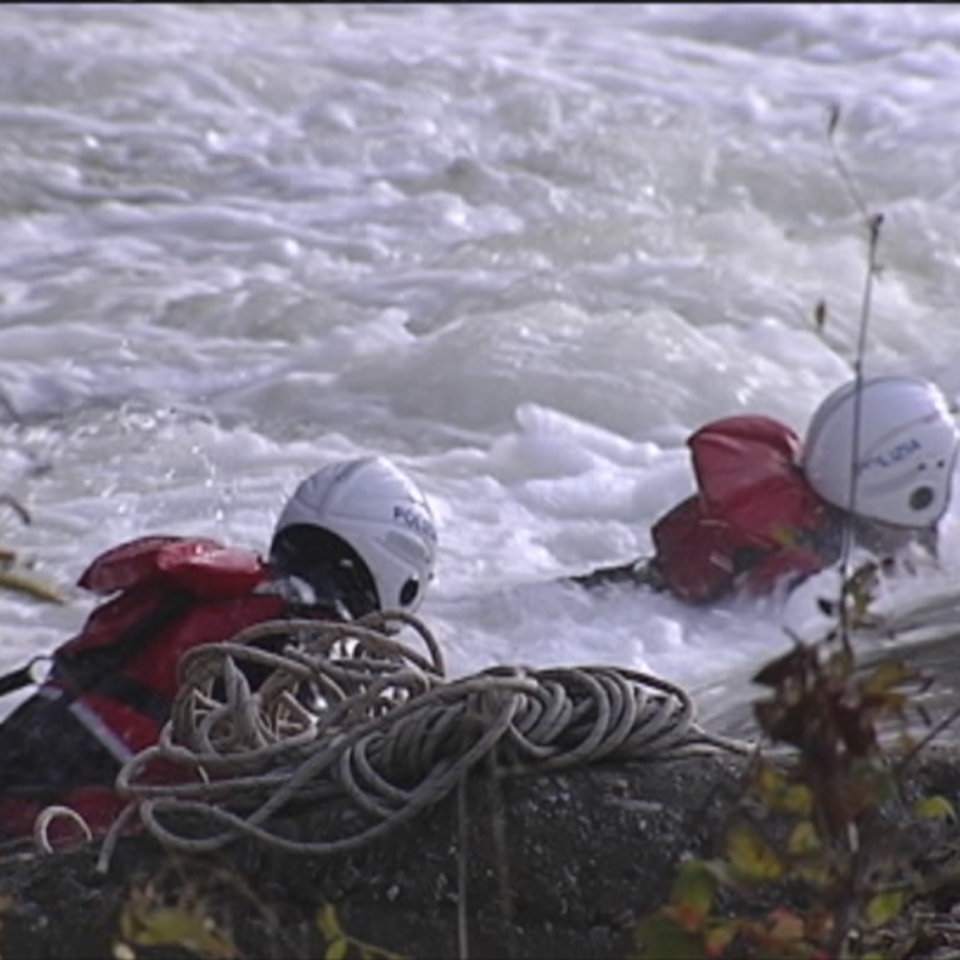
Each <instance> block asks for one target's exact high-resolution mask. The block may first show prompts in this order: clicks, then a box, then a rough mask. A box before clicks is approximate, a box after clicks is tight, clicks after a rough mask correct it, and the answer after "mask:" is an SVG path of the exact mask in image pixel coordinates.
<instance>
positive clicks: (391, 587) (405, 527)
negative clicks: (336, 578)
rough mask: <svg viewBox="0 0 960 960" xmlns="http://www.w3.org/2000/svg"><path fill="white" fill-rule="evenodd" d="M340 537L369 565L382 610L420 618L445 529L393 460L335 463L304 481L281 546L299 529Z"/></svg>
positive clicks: (286, 517) (287, 511)
mask: <svg viewBox="0 0 960 960" xmlns="http://www.w3.org/2000/svg"><path fill="white" fill-rule="evenodd" d="M298 526H307V527H314V528H320V529H321V530H325V531H328V532H330V533H333V534H335V536H337V537H339V538H340V539H341V540H343V541H345V542H346V544H347V545H348V546H349V547H351V548H352V549H353V550H354V551H355V552H356V554H357V555H358V556H359V557H360V559H361V560H362V561H363V563H364V565H365V566H366V568H367V572H369V574H370V578H371V579H372V581H373V586H374V588H375V589H376V594H377V597H376V599H377V602H378V607H379V609H380V610H403V611H405V612H407V613H413V611H415V610H416V609H417V608H418V607H419V606H420V603H421V601H422V599H423V593H424V590H425V589H426V586H427V584H428V583H429V582H430V580H431V579H432V578H433V569H434V563H435V561H436V553H437V528H436V524H435V522H434V518H433V513H432V512H431V510H430V506H429V504H428V503H427V500H426V498H425V497H424V495H423V493H422V492H421V491H420V489H419V488H418V487H417V485H416V484H415V483H414V482H413V481H412V480H411V479H410V478H409V477H408V476H407V475H406V474H404V473H403V472H401V471H400V470H399V469H398V468H397V467H396V466H394V465H393V464H392V463H391V462H390V461H389V460H386V459H385V458H383V457H362V458H359V459H355V460H347V461H345V462H342V463H335V464H331V465H330V466H327V467H324V468H323V469H322V470H319V471H317V472H316V473H315V474H313V475H312V476H310V477H308V478H307V479H306V480H304V481H303V482H302V483H301V484H300V485H299V486H298V487H297V489H296V490H295V491H294V493H293V496H292V497H291V498H290V500H289V501H288V502H287V505H286V506H285V507H284V509H283V512H282V513H281V514H280V518H279V519H278V520H277V526H276V529H275V530H274V534H273V536H274V543H277V540H278V537H279V535H280V534H281V533H282V532H283V531H286V530H289V528H291V527H298Z"/></svg>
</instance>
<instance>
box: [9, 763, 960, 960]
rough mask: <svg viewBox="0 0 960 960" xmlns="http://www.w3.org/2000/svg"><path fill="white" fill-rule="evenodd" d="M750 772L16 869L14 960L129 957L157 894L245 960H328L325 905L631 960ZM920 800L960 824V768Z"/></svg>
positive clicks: (483, 781) (120, 850)
mask: <svg viewBox="0 0 960 960" xmlns="http://www.w3.org/2000/svg"><path fill="white" fill-rule="evenodd" d="M744 766H745V761H744V760H743V759H742V758H738V757H736V756H733V755H726V754H722V755H719V756H716V757H697V758H687V759H675V760H670V761H656V762H649V763H642V764H641V763H637V764H632V765H624V766H616V767H605V766H599V765H596V766H586V767H580V768H576V769H573V770H570V771H568V772H565V773H561V774H551V775H530V776H525V777H514V778H509V779H501V780H492V779H490V778H489V777H484V776H481V775H479V774H478V775H476V776H475V777H474V779H472V780H471V781H469V783H468V785H467V787H466V789H465V790H463V792H462V796H460V797H458V796H457V795H453V796H449V797H447V798H446V799H445V800H444V801H442V802H441V803H439V804H437V805H436V806H435V807H433V808H431V809H429V810H427V811H425V812H424V813H422V814H421V815H420V816H419V817H417V818H416V819H414V820H412V821H411V822H409V823H407V824H405V825H403V826H400V827H397V828H396V829H395V830H394V831H392V832H391V833H389V834H388V835H387V836H386V837H384V838H382V839H381V840H378V841H376V842H371V843H369V844H366V845H365V846H363V847H361V848H360V849H358V850H356V851H354V852H352V853H347V854H339V855H335V856H323V857H318V856H304V855H298V854H290V853H285V852H282V851H279V850H277V849H276V848H272V847H270V846H267V845H265V844H263V843H261V842H257V841H253V840H243V841H240V842H237V843H235V844H233V845H231V846H229V847H227V848H225V849H224V850H222V851H220V852H218V853H217V854H215V855H212V854H208V855H205V856H203V857H200V856H185V855H183V854H175V855H172V854H171V853H170V852H169V851H166V850H164V849H163V848H162V847H161V845H160V844H159V843H158V842H157V841H156V840H155V839H153V838H152V837H151V836H148V835H140V836H134V837H129V838H127V839H124V840H122V841H121V842H120V843H119V844H118V846H117V848H116V849H115V850H114V851H113V854H112V856H111V858H110V863H109V870H108V871H107V873H106V874H105V875H104V874H102V873H98V872H97V871H96V869H95V867H96V860H97V854H98V848H97V847H94V846H89V847H85V848H81V849H79V850H76V851H74V852H70V853H59V854H55V855H47V856H37V855H31V856H23V857H19V858H18V857H13V856H8V857H6V858H5V859H4V860H2V861H0V895H3V896H5V897H8V898H9V901H8V904H7V907H6V910H5V913H4V914H3V917H2V923H3V929H2V934H0V956H2V957H4V958H6V960H11V958H14V960H18V958H24V960H26V958H60V957H62V958H81V957H83V958H85V957H91V958H93V957H98V958H99V957H111V956H114V946H115V941H116V938H117V934H118V929H119V916H120V912H121V909H122V908H123V905H124V903H127V902H129V901H130V898H131V892H132V891H133V890H135V889H141V890H142V889H143V884H144V883H145V882H146V881H152V882H153V886H154V889H155V893H157V894H158V895H159V894H161V893H164V892H165V893H166V894H167V895H172V896H176V897H179V898H180V899H181V901H182V900H183V899H184V898H186V899H187V900H189V898H190V897H193V899H194V900H198V899H200V900H202V902H203V904H204V912H205V915H209V916H211V917H213V918H215V919H216V920H217V921H218V922H219V923H221V924H222V925H223V927H224V928H225V929H227V930H228V931H229V932H230V934H231V936H232V940H233V943H234V944H235V946H236V949H237V953H238V955H241V956H245V957H291V958H292V957H323V956H324V949H325V941H324V938H323V937H322V936H321V935H320V933H319V930H318V927H317V924H316V915H317V910H318V907H319V906H320V905H321V904H323V903H333V904H335V905H336V908H337V914H338V916H339V918H340V920H341V922H342V925H343V928H344V930H345V931H346V932H347V933H348V934H350V935H351V936H353V937H355V938H357V939H359V940H362V941H364V942H366V943H368V944H372V945H374V946H376V947H379V948H382V949H383V950H386V951H389V952H390V953H391V954H393V955H402V956H407V957H414V956H417V957H457V956H464V955H468V956H470V957H474V958H476V957H518V958H519V957H556V958H562V957H571V958H574V957H575V958H587V957H596V958H614V957H620V958H622V957H626V956H628V955H629V954H630V952H631V949H632V943H631V931H632V928H633V923H634V920H635V918H636V917H638V916H640V915H642V914H644V913H646V912H648V911H651V910H653V909H654V908H655V907H656V906H658V905H659V904H660V903H661V902H662V901H663V899H664V898H665V896H666V894H667V893H668V890H669V886H670V882H671V880H672V877H673V875H674V870H675V867H676V864H677V861H678V860H679V859H680V858H682V857H684V856H688V855H704V854H710V853H712V852H713V844H714V843H715V842H716V841H717V840H718V838H719V836H720V835H721V833H722V830H723V826H724V824H725V822H726V817H727V816H728V815H729V813H730V810H731V808H732V805H733V801H734V799H735V798H736V797H737V796H738V795H739V785H740V775H741V773H742V771H743V769H744ZM906 792H907V794H908V795H910V796H917V795H921V794H927V793H937V794H940V795H942V796H944V797H946V798H947V799H949V800H951V801H952V802H953V803H954V805H955V806H956V807H957V808H958V809H960V752H958V751H956V750H953V749H946V748H941V749H932V748H931V749H930V750H929V751H928V752H927V753H926V754H925V755H924V757H923V760H922V762H921V763H919V764H918V766H917V767H916V769H915V770H914V771H912V773H911V775H910V779H909V782H908V790H907V791H906ZM464 808H465V810H466V817H465V819H463V818H461V815H460V813H461V811H462V810H463V809H464ZM351 815H355V814H354V813H353V812H352V811H350V810H347V809H345V808H343V807H338V806H337V805H336V804H332V803H328V804H326V805H324V806H322V807H318V808H316V809H313V810H310V811H306V812H304V813H303V815H302V816H299V817H298V818H297V819H296V821H295V823H291V824H290V826H289V835H290V836H295V835H299V836H300V837H301V838H309V837H311V836H317V835H324V834H328V833H329V830H328V824H329V822H330V818H338V817H339V818H342V817H345V816H351ZM464 824H465V826H464ZM955 829H956V828H955V827H953V826H952V825H948V824H943V823H940V822H936V823H933V822H928V823H925V824H921V825H920V828H918V829H916V830H913V832H912V833H911V843H912V845H913V851H914V853H916V854H918V855H922V856H933V857H941V858H942V857H943V856H944V855H945V851H947V850H948V849H949V848H950V845H951V844H952V843H953V842H954V839H955V838H954V833H955ZM461 869H462V870H463V872H464V873H463V876H462V877H461V874H460V871H461ZM212 871H216V872H212ZM461 894H463V895H464V896H463V899H462V901H461ZM464 945H465V947H466V949H464ZM134 950H135V955H136V956H139V957H151V956H156V957H160V956H163V957H177V956H190V955H191V954H190V953H188V952H185V951H183V950H179V951H178V950H177V949H175V948H171V947H169V946H166V947H140V946H136V947H135V948H134ZM121 955H122V952H121ZM126 955H127V956H131V955H132V954H130V953H127V954H126ZM194 955H196V954H194ZM201 955H202V954H201ZM221 955H227V954H226V953H221ZM351 955H357V954H356V953H355V952H354V953H352V954H351ZM382 955H383V954H381V956H382ZM914 956H916V954H914Z"/></svg>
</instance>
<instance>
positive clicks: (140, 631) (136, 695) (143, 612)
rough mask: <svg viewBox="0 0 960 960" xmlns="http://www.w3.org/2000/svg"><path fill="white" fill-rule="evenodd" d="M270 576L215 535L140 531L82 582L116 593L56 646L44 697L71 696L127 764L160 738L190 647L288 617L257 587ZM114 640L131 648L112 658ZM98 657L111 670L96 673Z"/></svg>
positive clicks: (81, 716)
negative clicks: (208, 537) (159, 534)
mask: <svg viewBox="0 0 960 960" xmlns="http://www.w3.org/2000/svg"><path fill="white" fill-rule="evenodd" d="M267 578H268V574H267V569H266V567H265V565H264V564H263V563H262V561H261V560H260V559H259V557H257V556H256V554H253V553H249V552H247V551H242V550H236V549H232V548H229V547H224V546H222V545H221V544H219V543H217V542H216V541H213V540H203V539H184V538H180V537H143V538H140V539H138V540H133V541H131V542H129V543H126V544H122V545H121V546H119V547H115V548H114V549H112V550H109V551H107V552H106V553H104V554H102V555H101V556H100V557H98V558H97V559H96V560H94V561H93V563H92V564H91V565H90V566H89V567H88V568H87V570H86V571H84V573H83V575H82V576H81V577H80V579H79V581H78V582H79V584H80V586H82V587H86V588H87V589H89V590H92V591H93V592H94V593H98V594H110V593H116V592H117V591H120V592H119V594H118V595H117V596H115V597H114V598H113V599H111V600H108V601H107V602H105V603H103V604H101V605H100V606H99V607H97V608H96V609H95V610H94V611H93V612H92V613H91V614H90V616H89V617H88V618H87V621H86V623H85V624H84V627H83V630H82V631H81V632H80V634H79V635H78V636H76V637H75V638H73V639H72V640H70V641H68V642H67V643H65V644H63V646H61V647H60V648H58V650H57V651H56V652H55V654H54V667H53V670H52V671H51V675H50V677H49V678H48V679H47V680H46V681H45V682H44V684H43V687H42V688H41V693H45V694H46V695H48V696H49V695H57V694H59V695H61V696H67V697H68V698H72V702H71V703H70V710H71V712H72V713H73V714H74V716H75V717H76V718H77V719H78V720H79V721H80V722H81V723H82V724H83V725H84V726H85V727H86V729H87V730H88V731H89V732H90V733H91V734H93V736H95V737H96V738H97V740H99V741H100V743H102V744H103V745H104V746H105V747H106V748H107V749H108V750H109V751H110V752H111V753H112V754H113V755H114V757H116V758H117V760H118V761H119V762H121V763H122V762H124V761H125V760H127V759H128V758H129V757H130V756H132V755H133V754H134V753H138V752H140V751H141V750H143V749H145V748H146V747H148V746H150V745H151V744H154V743H156V741H157V737H158V736H159V733H160V729H161V727H162V726H163V724H164V723H165V722H166V720H167V719H168V718H169V712H170V707H171V705H172V703H173V699H174V697H175V696H176V693H177V690H178V686H179V685H178V676H177V667H178V663H179V661H180V658H181V657H182V655H183V654H184V653H185V652H186V651H187V650H190V649H192V648H193V647H196V646H199V645H201V644H205V643H217V642H222V641H225V640H229V639H230V638H231V637H232V636H234V635H235V634H236V633H238V632H239V631H240V630H243V629H245V628H246V627H249V626H252V625H254V624H257V623H262V622H264V621H267V620H272V619H275V618H277V617H279V616H281V615H282V614H283V612H284V609H285V604H284V601H283V600H282V599H281V598H280V597H278V596H275V595H272V594H266V593H263V594H257V593H254V590H255V589H256V588H257V587H258V586H260V585H261V584H263V583H265V582H266V581H267ZM118 645H125V646H126V648H127V651H128V652H125V653H124V655H123V656H122V657H121V659H120V662H119V663H116V656H115V652H116V648H117V647H118ZM111 648H113V649H111ZM98 655H99V657H100V658H101V660H102V661H103V662H105V663H106V664H108V665H110V669H106V670H100V671H99V672H98V674H97V675H95V676H91V668H90V664H91V663H92V664H94V668H93V669H94V670H96V664H97V662H98Z"/></svg>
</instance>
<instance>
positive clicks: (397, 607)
mask: <svg viewBox="0 0 960 960" xmlns="http://www.w3.org/2000/svg"><path fill="white" fill-rule="evenodd" d="M436 553H437V532H436V524H435V521H434V516H433V513H432V511H431V509H430V506H429V505H428V503H427V500H426V498H425V497H424V495H423V493H422V492H421V490H420V489H419V488H418V487H417V486H416V485H415V484H414V483H413V481H412V480H411V479H410V478H409V477H408V476H407V475H406V474H405V473H403V472H401V470H400V469H398V468H397V467H396V466H395V465H394V464H393V463H392V462H390V461H389V460H387V459H385V458H382V457H363V458H358V459H353V460H347V461H343V462H337V463H334V464H331V465H329V466H326V467H324V468H323V469H321V470H319V471H318V472H316V473H314V474H313V475H311V476H310V477H308V478H307V479H305V480H304V481H303V482H302V483H301V484H300V485H299V486H298V487H297V489H296V490H295V491H294V493H293V495H292V496H291V497H290V499H289V500H288V501H287V503H286V505H285V506H284V508H283V510H282V511H281V513H280V516H279V519H278V520H277V523H276V526H275V528H274V531H273V536H272V540H271V543H270V548H269V555H268V557H267V559H266V560H264V559H262V558H261V557H260V556H259V555H258V554H256V553H253V552H249V551H246V550H239V549H234V548H231V547H226V546H223V545H222V544H220V543H218V542H216V541H214V540H208V539H190V538H184V537H173V536H147V537H141V538H138V539H136V540H132V541H130V542H128V543H125V544H122V545H120V546H118V547H115V548H113V549H111V550H109V551H107V552H106V553H104V554H102V555H101V556H99V557H97V558H96V559H95V560H94V561H93V562H92V564H91V565H90V566H89V567H88V568H87V569H86V570H85V571H84V573H83V574H82V576H81V577H80V579H79V581H78V582H79V585H80V586H81V587H84V588H85V589H87V590H90V591H92V592H93V593H94V594H97V595H98V596H102V597H104V598H105V599H104V602H103V603H102V604H100V605H99V606H98V607H96V608H95V609H94V610H93V612H92V613H91V614H90V616H89V617H88V618H87V620H86V622H85V624H84V626H83V628H82V629H81V631H80V633H79V634H78V635H77V636H75V637H73V638H71V639H70V640H68V641H67V642H65V643H64V644H63V645H62V646H60V647H58V648H57V649H56V650H55V651H54V653H53V655H52V666H51V669H50V671H49V674H48V676H47V677H46V679H45V680H44V681H43V683H42V684H41V685H40V687H39V689H38V690H37V692H36V693H35V694H33V695H32V696H31V697H30V698H29V699H27V700H26V701H24V702H23V703H22V704H21V705H20V706H19V707H18V708H17V709H16V710H14V711H13V712H12V713H11V714H10V715H9V716H8V717H7V718H6V720H5V721H4V722H3V723H2V724H0V839H4V840H13V839H18V838H21V837H24V836H29V835H30V833H31V832H32V830H33V826H34V823H35V821H36V817H37V815H38V814H39V813H40V811H42V810H43V809H44V808H46V807H48V806H50V805H59V806H65V807H68V808H69V809H71V810H73V811H74V812H75V813H77V814H78V815H80V816H81V817H82V818H83V820H84V821H85V822H86V824H87V826H88V827H89V828H90V830H91V832H92V833H93V835H94V836H98V835H102V834H104V833H105V832H106V831H107V830H108V829H109V827H110V825H111V824H112V823H113V821H114V820H115V818H116V816H117V815H118V813H119V812H120V810H121V809H122V808H123V806H124V803H125V801H124V800H123V798H122V797H120V796H119V795H118V794H117V793H116V791H115V790H114V783H115V780H116V777H117V774H118V772H119V770H120V767H121V765H122V764H123V763H124V762H126V761H127V760H128V759H130V758H131V757H132V756H134V755H135V754H136V753H139V752H140V751H142V750H144V749H145V748H147V747H149V746H151V745H153V744H154V743H156V741H157V739H158V736H159V734H160V731H161V728H162V727H163V725H164V724H165V723H166V721H167V720H168V719H169V716H170V711H171V706H172V704H173V700H174V697H175V696H176V694H177V690H178V677H177V665H178V662H179V660H180V658H181V656H182V655H183V654H184V653H185V652H186V651H188V650H191V649H193V648H194V647H197V646H199V645H201V644H208V643H219V642H223V641H227V640H229V639H231V637H233V636H234V635H236V634H237V633H238V632H239V631H240V630H243V629H245V628H247V627H250V626H253V625H255V624H258V623H262V622H266V621H271V620H277V619H283V618H301V617H307V618H313V619H317V620H323V621H334V622H349V621H352V620H356V619H359V618H361V617H364V616H366V615H368V614H371V613H374V612H377V611H381V612H382V611H401V612H405V613H413V612H414V611H416V610H417V609H418V607H419V606H420V604H421V602H422V600H423V597H424V592H425V591H426V589H427V587H428V585H429V584H430V581H431V579H432V578H433V574H434V565H435V561H436ZM28 682H29V673H28V671H27V670H23V671H16V672H14V673H13V674H8V675H7V677H4V678H2V679H0V687H2V688H4V689H3V692H9V691H10V690H13V689H16V688H17V687H18V686H23V685H25V684H26V683H28Z"/></svg>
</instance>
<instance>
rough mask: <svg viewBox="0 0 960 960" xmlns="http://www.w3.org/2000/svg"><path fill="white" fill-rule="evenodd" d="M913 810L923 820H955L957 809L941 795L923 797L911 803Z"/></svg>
mask: <svg viewBox="0 0 960 960" xmlns="http://www.w3.org/2000/svg"><path fill="white" fill-rule="evenodd" d="M913 812H914V813H915V814H916V815H917V816H918V817H922V818H923V819H924V820H950V821H951V822H956V819H957V811H956V810H954V808H953V804H952V803H951V802H950V801H949V800H948V799H947V798H946V797H941V796H934V797H924V798H923V799H922V800H918V801H917V802H916V803H915V804H914V805H913Z"/></svg>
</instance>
